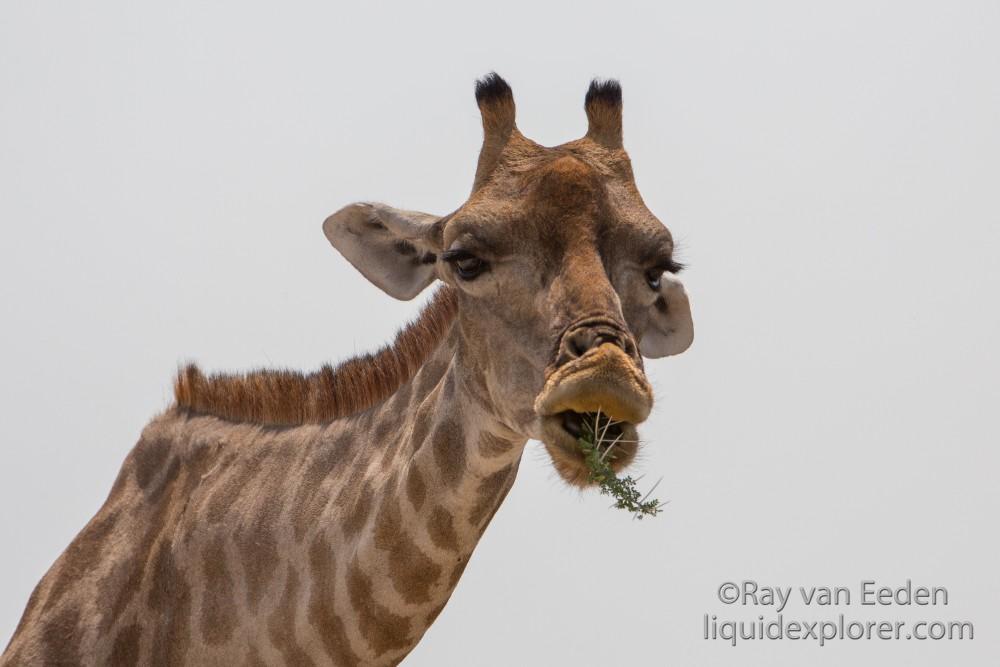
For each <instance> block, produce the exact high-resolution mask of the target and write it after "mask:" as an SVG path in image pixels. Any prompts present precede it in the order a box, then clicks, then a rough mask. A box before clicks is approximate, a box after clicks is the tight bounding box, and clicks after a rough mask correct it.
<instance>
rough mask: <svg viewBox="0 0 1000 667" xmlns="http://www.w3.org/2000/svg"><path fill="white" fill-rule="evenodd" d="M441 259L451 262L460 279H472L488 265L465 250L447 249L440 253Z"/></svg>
mask: <svg viewBox="0 0 1000 667" xmlns="http://www.w3.org/2000/svg"><path fill="white" fill-rule="evenodd" d="M441 259H443V260H444V261H446V262H448V263H449V264H451V266H452V267H453V268H454V269H455V273H456V274H457V275H458V277H459V278H461V279H462V280H474V279H476V278H477V277H479V276H480V275H481V274H482V273H484V272H485V271H486V270H487V269H488V268H489V267H490V265H489V264H488V263H486V262H484V261H483V260H481V259H479V258H478V257H476V256H475V255H473V254H472V253H470V252H468V251H467V250H448V251H446V252H444V253H443V254H442V255H441Z"/></svg>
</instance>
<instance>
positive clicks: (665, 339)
mask: <svg viewBox="0 0 1000 667" xmlns="http://www.w3.org/2000/svg"><path fill="white" fill-rule="evenodd" d="M651 308H652V312H651V313H650V315H649V320H648V324H647V325H646V330H645V331H644V332H643V333H642V338H641V339H640V340H639V351H640V352H641V353H642V356H644V357H648V358H650V359H656V358H659V357H669V356H671V355H674V354H680V353H681V352H683V351H684V350H686V349H688V348H689V347H690V346H691V342H692V341H693V340H694V321H693V320H692V319H691V304H690V303H689V302H688V295H687V291H686V290H685V289H684V283H682V282H681V281H680V278H678V277H677V276H675V275H672V274H670V273H664V274H663V277H662V278H660V296H659V297H657V299H656V301H655V302H654V303H653V305H652V306H651Z"/></svg>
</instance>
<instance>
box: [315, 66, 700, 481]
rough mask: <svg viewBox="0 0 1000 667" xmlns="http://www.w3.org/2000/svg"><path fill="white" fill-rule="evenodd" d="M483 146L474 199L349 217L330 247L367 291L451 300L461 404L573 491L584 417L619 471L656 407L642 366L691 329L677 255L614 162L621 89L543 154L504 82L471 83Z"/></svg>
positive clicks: (350, 210) (365, 209) (337, 222)
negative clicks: (608, 430)
mask: <svg viewBox="0 0 1000 667" xmlns="http://www.w3.org/2000/svg"><path fill="white" fill-rule="evenodd" d="M476 100H477V102H478V104H479V109H480V111H481V113H482V120H483V129H484V140H483V145H482V149H481V151H480V155H479V163H478V166H477V169H476V175H475V180H474V183H473V188H472V193H471V195H470V196H469V198H468V199H467V200H466V201H465V202H464V203H463V204H462V205H461V206H459V207H458V208H457V209H456V210H455V211H454V212H452V213H450V214H448V215H445V216H438V215H430V214H427V213H418V212H414V211H405V210H400V209H396V208H392V207H389V206H385V205H382V204H373V203H357V204H352V205H350V206H347V207H345V208H343V209H341V210H340V211H338V212H336V213H334V214H333V215H332V216H330V217H329V218H328V219H327V220H326V222H325V223H324V225H323V228H324V232H325V233H326V236H327V238H328V239H329V240H330V242H331V243H332V244H333V246H334V247H335V248H336V249H337V250H339V251H340V252H341V253H342V254H343V255H344V257H346V258H347V260H348V261H350V262H351V264H353V265H354V266H355V267H356V268H357V269H358V270H359V271H360V272H361V273H362V274H364V275H365V276H366V277H367V278H368V279H369V280H371V282H373V283H374V284H375V285H377V286H378V287H380V288H381V289H382V290H384V291H385V292H387V293H388V294H390V295H391V296H393V297H396V298H399V299H410V298H413V297H414V296H416V295H417V294H418V293H420V292H421V290H423V289H424V288H425V287H427V286H428V285H430V284H431V283H432V282H434V281H435V280H440V281H443V282H445V283H447V284H448V285H450V286H451V287H452V288H453V289H454V290H455V291H456V293H457V296H458V326H459V328H460V331H461V345H462V350H463V357H462V359H463V369H462V382H463V385H464V386H463V390H465V391H468V392H471V393H473V394H475V395H477V397H479V398H481V399H482V400H483V401H484V402H485V403H488V404H489V405H490V406H491V409H492V410H493V412H494V414H495V415H496V416H497V419H498V421H499V422H500V423H501V424H502V425H503V426H505V427H506V428H509V429H510V430H511V431H513V432H515V433H517V434H519V435H522V436H524V437H526V438H534V439H537V440H541V441H542V442H543V443H544V445H545V448H546V450H547V451H548V453H549V455H550V456H551V458H552V461H553V463H554V465H555V467H556V469H557V470H558V472H559V473H560V475H561V476H562V477H563V478H564V479H565V480H566V481H568V482H570V483H573V484H580V485H583V484H585V483H586V481H587V469H586V466H585V465H584V460H583V456H582V454H581V452H580V450H579V447H578V445H577V442H576V439H577V438H576V436H577V435H578V434H579V429H580V424H581V421H582V418H583V415H585V414H587V413H596V412H598V411H600V412H601V413H602V414H604V415H607V416H609V417H611V418H612V419H614V420H616V421H617V422H619V424H618V425H616V426H614V427H612V428H613V429H614V431H615V432H616V433H615V435H618V436H620V441H621V443H622V444H621V445H619V447H620V452H621V454H620V455H619V456H618V457H617V458H616V459H615V463H614V464H613V465H614V466H615V467H618V468H620V467H623V466H625V465H627V464H628V463H629V462H630V461H631V459H632V458H633V457H634V454H635V452H636V450H637V447H638V436H637V433H636V428H635V427H636V425H637V424H639V423H640V422H642V421H644V420H645V419H646V417H647V416H648V415H649V412H650V409H651V407H652V403H653V394H652V390H651V389H650V386H649V383H648V382H647V380H646V377H645V373H644V371H643V357H646V358H657V357H664V356H668V355H673V354H678V353H680V352H683V351H684V350H685V349H687V347H688V346H689V345H690V344H691V341H692V338H693V333H694V330H693V325H692V321H691V311H690V308H689V305H688V297H687V295H686V293H685V290H684V287H683V285H682V284H681V282H680V280H679V279H678V278H677V275H676V274H677V273H678V272H679V271H680V268H681V267H680V265H679V264H678V263H677V262H676V261H675V259H674V243H673V239H672V237H671V235H670V232H669V231H668V230H667V228H666V227H665V226H664V225H663V223H661V222H660V221H659V220H658V219H657V218H656V216H654V215H653V213H652V212H650V211H649V209H647V208H646V206H645V204H644V203H643V201H642V197H641V196H640V195H639V191H638V189H637V188H636V185H635V181H634V179H633V176H632V167H631V163H630V161H629V157H628V155H627V154H626V152H625V150H624V148H623V147H622V124H621V117H622V101H621V88H620V87H619V85H618V84H617V82H613V81H607V82H600V81H594V82H593V83H592V84H591V86H590V89H589V90H588V92H587V95H586V100H585V105H584V107H585V110H586V113H587V119H588V123H589V127H588V131H587V134H586V135H585V136H584V137H583V138H581V139H578V140H575V141H571V142H568V143H565V144H562V145H560V146H556V147H552V148H548V147H543V146H540V145H539V144H536V143H535V142H533V141H531V140H530V139H527V138H526V137H525V136H524V135H522V134H521V133H520V132H519V131H518V129H517V127H516V125H515V119H514V115H515V114H514V98H513V95H512V93H511V89H510V87H509V86H508V85H507V83H506V82H505V81H504V80H503V79H501V78H500V77H499V76H497V75H496V74H490V75H488V76H487V77H485V78H484V79H482V80H481V81H479V82H478V83H477V86H476Z"/></svg>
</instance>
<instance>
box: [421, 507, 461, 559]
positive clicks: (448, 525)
mask: <svg viewBox="0 0 1000 667" xmlns="http://www.w3.org/2000/svg"><path fill="white" fill-rule="evenodd" d="M427 532H428V533H429V534H430V536H431V541H432V542H434V544H435V545H437V546H438V547H440V548H442V549H447V550H448V551H457V550H458V534H457V533H456V532H455V521H454V519H453V518H452V516H451V514H450V513H449V512H448V511H447V510H445V509H444V508H443V507H435V508H434V511H433V512H431V517H430V520H429V521H428V522H427Z"/></svg>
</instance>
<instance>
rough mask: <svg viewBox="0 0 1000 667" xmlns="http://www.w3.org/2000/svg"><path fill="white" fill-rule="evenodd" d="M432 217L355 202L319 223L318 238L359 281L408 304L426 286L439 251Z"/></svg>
mask: <svg viewBox="0 0 1000 667" xmlns="http://www.w3.org/2000/svg"><path fill="white" fill-rule="evenodd" d="M440 219H441V218H439V217H438V216H436V215H431V214H429V213H419V212H417V211H403V210H400V209H398V208H392V207H391V206H386V205H385V204H373V203H369V202H358V203H357V204H351V205H350V206H345V207H344V208H342V209H340V210H339V211H337V212H336V213H334V214H333V215H331V216H330V217H329V218H327V219H326V221H325V222H324V223H323V233H324V234H326V238H327V239H329V241H330V243H331V244H332V245H333V247H334V248H336V249H337V250H338V251H339V252H340V254H341V255H343V256H344V258H345V259H347V261H348V262H350V263H351V264H352V265H354V268H356V269H357V270H358V271H360V272H361V274H362V275H364V277H365V278H367V279H368V280H370V281H371V282H372V283H374V284H375V285H376V286H377V287H379V288H380V289H381V290H382V291H383V292H385V293H386V294H388V295H389V296H392V297H394V298H396V299H402V300H408V299H412V298H413V297H415V296H416V295H418V294H420V292H421V291H422V290H423V289H424V288H425V287H427V286H428V285H430V284H431V283H432V282H433V281H434V278H435V277H436V273H435V267H434V265H435V262H436V261H437V254H438V253H439V252H440V250H441V247H440V246H441V240H440V239H441V226H440V225H438V224H437V223H438V222H439V221H440Z"/></svg>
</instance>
